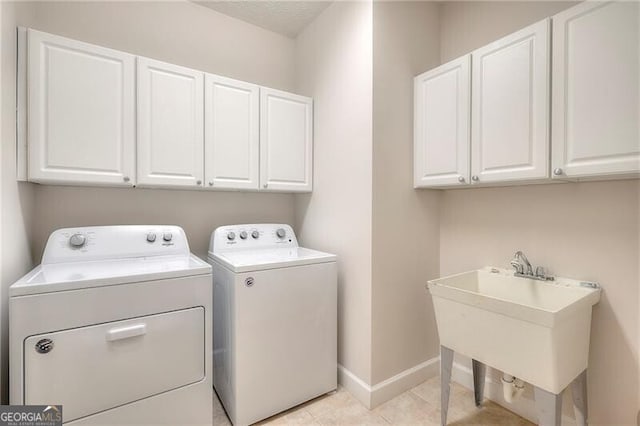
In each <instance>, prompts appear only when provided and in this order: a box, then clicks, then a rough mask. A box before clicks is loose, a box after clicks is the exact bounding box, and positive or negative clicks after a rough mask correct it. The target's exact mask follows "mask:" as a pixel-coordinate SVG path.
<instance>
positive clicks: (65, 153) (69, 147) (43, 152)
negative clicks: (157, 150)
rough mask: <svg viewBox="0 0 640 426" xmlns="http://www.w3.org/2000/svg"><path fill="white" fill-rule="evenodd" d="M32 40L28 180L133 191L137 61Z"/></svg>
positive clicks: (52, 39)
mask: <svg viewBox="0 0 640 426" xmlns="http://www.w3.org/2000/svg"><path fill="white" fill-rule="evenodd" d="M27 34H28V35H27V37H28V74H27V83H28V87H29V90H28V92H29V94H28V115H29V120H28V135H29V136H28V138H29V140H28V144H29V147H28V179H29V180H30V181H33V182H41V183H63V184H64V183H73V184H86V185H110V186H118V185H124V186H131V185H133V184H134V183H135V182H134V179H135V173H134V171H135V164H134V159H135V127H134V126H135V109H134V108H135V57H134V56H132V55H129V54H126V53H122V52H118V51H115V50H111V49H106V48H103V47H98V46H94V45H91V44H87V43H82V42H79V41H75V40H70V39H67V38H63V37H58V36H55V35H51V34H46V33H42V32H39V31H34V30H28V33H27Z"/></svg>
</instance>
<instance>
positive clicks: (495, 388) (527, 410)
mask: <svg viewBox="0 0 640 426" xmlns="http://www.w3.org/2000/svg"><path fill="white" fill-rule="evenodd" d="M451 380H452V381H454V382H456V383H459V384H460V385H462V386H464V387H466V388H467V389H470V390H473V372H472V370H471V369H470V368H468V367H466V366H464V365H462V364H459V363H457V362H454V363H453V369H452V371H451ZM484 396H485V398H488V399H490V400H491V401H493V402H495V403H496V404H498V405H501V406H503V407H505V408H506V409H507V410H509V411H513V412H514V413H516V414H517V415H519V416H521V417H524V418H525V419H527V420H529V421H530V422H532V423H536V424H537V423H538V416H537V413H536V406H535V401H534V400H533V398H532V396H533V395H531V392H529V393H527V392H525V394H524V395H523V396H522V397H520V398H519V399H517V400H516V401H514V402H513V403H511V404H509V403H508V402H506V401H505V400H504V394H503V393H502V383H501V382H500V381H498V380H496V379H495V378H493V377H491V376H490V375H487V377H486V379H485V385H484ZM575 424H576V421H575V419H573V418H572V417H570V416H568V415H566V414H563V415H562V425H563V426H574V425H575Z"/></svg>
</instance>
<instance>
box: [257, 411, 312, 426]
mask: <svg viewBox="0 0 640 426" xmlns="http://www.w3.org/2000/svg"><path fill="white" fill-rule="evenodd" d="M256 424H257V425H270V426H280V425H318V424H319V423H318V422H317V421H316V420H315V419H314V418H313V416H312V415H311V414H309V412H308V411H307V410H305V409H302V408H298V407H296V408H292V409H291V410H288V411H285V412H284V413H282V414H278V415H275V416H273V417H269V418H268V419H266V420H264V421H262V422H259V423H256Z"/></svg>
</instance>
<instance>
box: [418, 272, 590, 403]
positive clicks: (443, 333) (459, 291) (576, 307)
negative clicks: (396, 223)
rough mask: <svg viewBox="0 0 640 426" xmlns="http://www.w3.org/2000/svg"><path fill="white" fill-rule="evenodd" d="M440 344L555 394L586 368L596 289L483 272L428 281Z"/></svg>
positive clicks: (568, 281)
mask: <svg viewBox="0 0 640 426" xmlns="http://www.w3.org/2000/svg"><path fill="white" fill-rule="evenodd" d="M428 289H429V291H430V292H431V295H432V296H433V304H434V308H435V314H436V321H437V325H438V333H439V335H440V344H441V345H442V346H445V347H447V348H449V349H451V350H453V351H454V352H458V353H460V354H463V355H466V356H468V357H470V358H472V359H474V360H477V361H480V362H482V363H484V364H487V365H490V366H492V367H494V368H497V369H500V370H501V371H503V372H505V373H508V374H511V375H514V376H516V377H518V378H521V379H522V380H524V381H526V382H529V383H531V384H533V385H534V386H536V387H539V388H541V389H544V390H546V391H548V392H551V393H553V394H559V393H561V392H562V391H563V390H564V388H565V387H567V385H569V384H570V383H571V382H572V381H573V380H574V379H575V378H576V377H577V376H578V375H579V374H580V373H581V372H583V371H584V370H585V369H586V368H587V359H588V353H589V334H590V328H591V308H592V306H593V305H594V304H596V303H598V301H599V300H600V288H599V286H598V285H597V284H593V283H586V282H580V281H576V280H571V279H566V278H556V279H555V280H554V281H539V280H534V279H530V278H522V277H515V276H514V273H513V272H511V271H507V270H504V269H498V268H490V267H488V268H484V269H481V270H476V271H470V272H465V273H462V274H457V275H451V276H448V277H443V278H439V279H436V280H432V281H429V284H428Z"/></svg>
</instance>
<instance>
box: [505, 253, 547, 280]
mask: <svg viewBox="0 0 640 426" xmlns="http://www.w3.org/2000/svg"><path fill="white" fill-rule="evenodd" d="M510 263H511V266H513V269H515V270H516V271H515V273H514V274H513V275H514V276H516V277H523V278H531V279H534V280H539V281H553V280H554V277H552V276H550V275H547V274H546V272H545V270H544V268H543V267H542V266H538V267H537V268H536V272H535V274H534V273H533V266H531V263H529V259H527V256H525V255H524V253H523V252H521V251H520V250H518V251H517V252H516V253H515V254H514V255H513V259H511V262H510Z"/></svg>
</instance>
